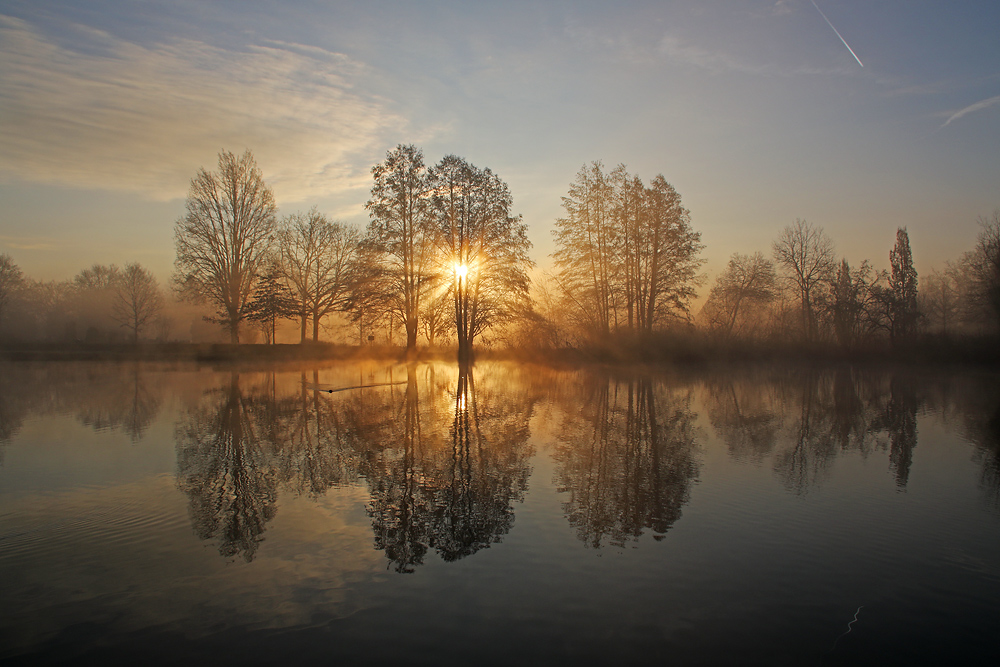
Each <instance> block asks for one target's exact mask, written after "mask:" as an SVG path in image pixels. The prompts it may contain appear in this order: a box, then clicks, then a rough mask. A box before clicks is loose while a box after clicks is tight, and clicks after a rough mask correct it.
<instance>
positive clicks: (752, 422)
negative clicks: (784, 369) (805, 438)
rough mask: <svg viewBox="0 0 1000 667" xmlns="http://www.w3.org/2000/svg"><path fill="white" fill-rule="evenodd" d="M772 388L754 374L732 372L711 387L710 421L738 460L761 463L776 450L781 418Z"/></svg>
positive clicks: (709, 402)
mask: <svg viewBox="0 0 1000 667" xmlns="http://www.w3.org/2000/svg"><path fill="white" fill-rule="evenodd" d="M769 389H771V387H769V386H768V385H767V384H765V383H763V382H761V381H760V377H759V376H758V375H757V374H754V373H750V374H739V375H737V374H736V373H730V374H729V375H728V376H727V377H726V378H725V379H721V380H720V381H718V382H715V383H713V385H712V389H711V392H710V394H709V396H710V400H709V401H708V418H709V420H710V421H711V423H712V427H713V428H715V431H716V432H717V433H718V434H719V435H720V437H721V438H722V439H723V440H724V441H725V443H726V445H727V446H728V447H729V453H730V454H731V455H732V456H733V457H734V458H736V459H749V460H751V461H755V462H759V461H761V460H762V459H763V458H764V457H766V456H767V455H768V454H770V453H771V450H773V449H774V445H775V442H776V440H777V436H778V431H779V429H780V428H781V422H782V416H781V415H780V414H779V413H778V412H777V410H776V409H775V399H774V396H773V392H771V391H769Z"/></svg>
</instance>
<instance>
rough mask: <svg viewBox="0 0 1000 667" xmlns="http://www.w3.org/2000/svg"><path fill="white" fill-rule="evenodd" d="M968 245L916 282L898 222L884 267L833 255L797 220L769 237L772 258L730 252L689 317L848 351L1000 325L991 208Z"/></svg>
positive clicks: (997, 248)
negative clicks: (970, 247) (696, 310)
mask: <svg viewBox="0 0 1000 667" xmlns="http://www.w3.org/2000/svg"><path fill="white" fill-rule="evenodd" d="M979 224H980V228H981V231H980V234H979V237H978V240H977V243H976V246H975V248H974V249H973V250H971V251H969V252H966V253H965V254H964V255H963V256H962V257H961V258H960V259H959V260H958V261H957V262H948V263H947V265H946V268H945V270H944V271H938V270H935V271H933V272H932V273H931V274H930V275H929V276H927V278H926V279H925V281H924V286H923V288H922V289H920V290H918V282H919V281H918V276H917V271H916V269H915V268H914V266H913V255H912V252H911V249H910V240H909V235H908V233H907V230H906V228H899V229H897V231H896V243H895V245H894V246H893V247H892V248H891V249H890V251H889V254H888V256H889V269H888V270H883V271H879V270H876V269H874V268H873V267H872V264H871V262H869V261H868V260H864V261H862V262H861V263H860V264H858V265H856V266H854V267H852V266H851V265H850V263H849V262H848V261H847V259H846V258H840V259H838V258H837V256H836V253H835V251H834V244H833V241H832V240H831V239H830V238H829V237H828V236H827V235H826V234H825V232H824V231H823V229H822V228H821V227H818V226H815V225H812V224H810V223H808V222H806V221H804V220H796V221H795V223H794V224H793V225H789V226H788V227H785V229H784V230H782V232H781V233H780V234H779V236H778V238H777V239H776V240H775V241H774V242H773V244H772V247H771V257H767V256H765V255H764V254H763V253H761V252H756V253H753V254H741V253H734V254H733V255H732V257H730V259H729V263H728V264H727V266H726V268H725V269H724V270H723V271H722V272H721V273H720V274H719V276H718V277H717V278H716V280H715V283H714V284H713V285H712V288H711V290H710V291H709V294H708V299H707V300H706V303H705V305H704V307H703V308H702V310H701V312H700V313H699V317H698V324H699V325H701V326H702V327H703V328H705V329H706V330H708V331H710V332H712V333H713V334H714V335H717V336H720V337H723V338H728V339H733V338H743V339H758V340H759V339H778V340H789V339H799V340H805V341H809V342H831V343H835V344H838V345H840V346H842V347H844V348H847V349H857V348H860V347H867V346H872V345H879V344H883V345H884V344H889V345H892V346H896V345H899V344H905V343H909V342H912V341H913V340H914V339H915V337H916V336H918V335H919V334H936V335H941V336H945V337H951V336H955V335H959V334H983V333H988V332H992V333H996V332H997V331H998V330H1000V299H998V296H1000V210H998V211H997V212H995V213H994V214H993V217H992V218H985V217H981V218H980V219H979Z"/></svg>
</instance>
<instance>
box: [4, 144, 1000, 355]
mask: <svg viewBox="0 0 1000 667" xmlns="http://www.w3.org/2000/svg"><path fill="white" fill-rule="evenodd" d="M371 174H372V186H371V192H370V198H369V199H368V201H367V203H366V204H365V208H366V210H367V211H368V214H369V223H368V225H367V228H366V229H364V230H361V229H357V228H355V227H352V226H350V225H346V224H343V223H340V222H338V221H335V220H331V219H329V218H327V216H326V215H324V214H323V213H321V212H319V210H318V209H317V208H315V207H314V208H312V209H311V210H309V211H307V212H295V213H291V214H289V215H286V216H284V217H280V218H279V216H278V209H277V206H276V205H275V201H274V194H273V192H272V191H271V189H270V187H269V186H268V185H267V184H266V182H265V180H264V177H263V174H262V172H261V170H260V168H259V167H258V165H257V163H256V161H255V159H254V157H253V155H252V153H251V152H250V151H246V152H244V153H243V154H242V155H239V156H238V155H235V154H233V153H230V152H228V151H222V152H221V153H220V154H219V156H218V169H217V170H216V171H208V170H206V169H200V170H199V171H198V172H197V174H196V175H195V177H194V178H193V179H192V180H191V185H190V189H189V192H188V196H187V199H186V206H185V213H184V215H183V216H182V217H181V218H180V219H179V220H178V221H177V222H176V224H175V229H174V232H175V233H174V244H175V251H176V259H175V262H174V267H175V272H174V275H173V276H172V278H171V285H170V287H171V289H170V290H169V294H168V292H166V291H165V290H163V289H162V288H161V287H160V285H158V284H157V282H156V280H155V278H154V277H153V275H152V274H151V273H150V272H149V270H148V269H146V268H144V267H142V266H141V265H140V264H138V263H129V264H127V265H126V266H125V268H124V269H119V268H118V267H116V266H113V265H112V266H105V265H94V266H93V267H91V268H89V269H84V270H83V271H81V272H80V273H79V274H78V275H77V276H76V277H75V278H74V279H73V280H72V281H67V282H63V283H43V282H39V281H32V280H28V279H26V278H25V277H24V276H23V275H22V274H21V271H20V269H19V268H18V267H17V265H16V264H14V262H13V260H12V258H11V257H10V256H9V255H0V335H3V336H4V337H5V338H8V339H11V338H14V339H17V338H20V339H49V340H81V339H82V340H111V341H113V340H126V339H127V340H130V341H132V342H133V343H136V342H139V341H140V340H149V339H160V340H164V339H167V338H169V336H170V323H169V318H167V317H165V314H164V310H165V308H164V305H165V303H166V302H167V301H168V300H169V299H168V298H167V296H168V295H172V296H174V297H175V298H178V299H180V300H182V301H186V302H189V303H193V304H197V305H198V307H199V308H201V309H205V308H208V309H209V310H210V311H211V314H210V315H208V316H206V317H204V319H205V320H206V321H207V322H209V323H211V324H212V325H218V326H220V327H221V328H222V330H223V331H225V332H226V333H227V335H228V338H229V340H230V342H232V343H239V342H241V340H242V341H246V340H248V339H249V340H255V339H256V336H257V335H262V336H263V338H264V340H265V341H266V342H270V343H273V342H275V341H276V338H277V335H278V331H279V325H281V324H282V323H284V322H285V321H294V322H295V323H296V325H297V329H298V337H299V340H300V342H306V341H307V340H310V339H311V340H312V341H318V340H320V338H321V333H322V332H323V331H324V330H325V329H326V328H328V327H329V326H330V325H331V323H334V322H339V323H341V325H342V326H344V327H348V330H349V331H350V332H351V333H350V335H349V338H350V339H351V340H353V341H356V342H357V343H358V344H360V345H364V344H366V343H368V342H372V341H374V340H375V339H376V337H377V336H376V334H378V338H379V340H387V341H388V342H390V343H391V342H392V340H393V332H399V334H400V336H401V338H402V340H405V346H406V348H407V349H408V350H410V351H412V350H414V349H415V348H416V347H417V344H418V340H419V339H420V338H422V339H423V340H424V341H425V342H426V343H427V344H428V345H430V346H435V345H439V344H448V345H456V346H457V348H458V351H459V355H460V356H462V357H468V356H469V355H470V354H471V352H472V349H473V345H474V343H475V342H476V341H477V340H478V341H486V342H488V343H490V344H500V345H503V344H506V345H509V346H535V347H586V346H589V345H595V344H596V345H603V344H607V343H609V342H612V341H640V342H641V341H642V340H646V339H648V337H649V336H650V335H652V334H654V333H658V332H662V331H665V330H672V329H673V330H676V329H681V330H690V329H697V330H701V331H702V332H704V333H705V334H707V335H709V336H711V337H714V338H717V339H722V340H738V339H744V340H778V341H789V340H801V341H807V342H810V343H817V342H824V343H834V344H837V345H840V346H842V347H845V348H848V349H856V348H860V347H864V346H872V345H885V344H890V345H898V344H900V343H903V342H907V341H912V340H913V339H914V338H915V337H916V336H917V335H918V334H921V333H928V332H930V333H939V334H943V335H945V336H952V335H956V334H964V333H985V332H991V333H995V332H997V331H1000V210H998V211H997V212H995V213H994V214H993V216H992V218H985V217H983V218H980V220H979V223H980V226H981V232H980V234H979V238H978V241H977V244H976V246H975V248H974V249H972V250H971V251H969V252H967V253H965V254H964V255H963V256H962V257H961V258H960V259H959V260H958V261H955V262H949V263H948V264H947V265H946V267H945V269H944V270H942V271H934V272H932V273H931V274H930V275H929V276H926V277H925V279H924V281H923V285H922V287H921V289H920V290H918V276H917V273H916V271H915V269H914V267H913V259H912V253H911V250H910V243H909V237H908V234H907V231H906V229H905V228H900V229H899V230H897V235H896V243H895V246H894V247H893V248H892V249H891V250H890V252H889V265H890V269H889V270H887V271H879V270H876V269H874V268H873V266H872V264H871V262H869V261H867V260H865V261H863V262H861V263H860V264H858V265H855V266H853V267H852V266H851V265H850V264H849V263H848V261H847V260H846V259H842V258H841V259H838V257H837V256H836V253H835V250H834V244H833V241H832V240H831V239H830V238H829V237H828V236H827V235H826V234H825V233H824V231H823V229H822V228H821V227H818V226H815V225H812V224H810V223H808V222H806V221H804V220H796V222H795V223H794V224H792V225H789V226H787V227H786V228H785V229H783V230H782V231H781V233H780V234H779V235H778V237H777V238H776V239H775V240H774V242H773V243H772V245H771V248H770V252H769V253H767V254H765V253H762V252H755V253H753V254H741V253H736V254H734V255H733V256H732V257H731V258H730V259H729V262H728V264H727V265H726V267H725V268H724V269H723V270H722V271H721V272H720V274H719V275H718V276H717V277H716V279H715V281H714V283H713V284H712V285H711V287H710V289H709V292H708V295H707V299H706V300H705V301H704V303H703V304H702V307H701V308H700V310H699V311H698V312H694V308H693V303H694V302H695V300H696V298H697V291H698V288H699V287H700V286H702V285H703V284H704V276H703V275H701V273H700V271H701V267H702V265H703V263H704V259H703V258H702V257H701V253H702V251H703V250H704V245H703V244H702V243H701V235H700V233H699V232H697V231H695V230H694V229H693V227H692V223H691V215H690V212H689V211H688V210H687V209H686V208H684V206H683V204H682V201H681V197H680V195H679V193H678V192H677V191H676V189H675V188H674V187H673V186H672V185H670V183H668V182H667V181H666V179H665V178H664V177H663V176H662V175H657V176H656V177H654V178H653V179H652V180H651V181H650V182H649V183H648V185H647V184H646V183H644V182H643V180H642V179H641V178H640V177H639V176H636V175H633V174H630V173H629V172H628V170H627V169H626V167H625V166H624V165H618V166H616V167H615V168H614V169H611V170H606V169H605V167H604V166H603V164H602V163H601V162H592V163H590V164H588V165H584V166H583V168H582V169H581V170H580V171H579V173H578V174H577V175H576V178H575V180H574V181H573V182H572V183H571V184H570V186H569V189H568V192H567V194H566V196H564V197H563V201H562V204H563V209H564V211H565V214H564V215H563V216H562V217H560V218H559V219H558V220H556V222H555V228H554V230H553V235H554V238H555V244H556V249H555V251H554V253H553V254H552V260H553V265H552V269H551V271H550V272H549V273H547V274H546V275H545V276H543V277H541V278H536V279H535V280H532V279H531V278H530V277H529V272H530V271H531V269H532V267H533V266H534V264H533V262H532V260H531V259H530V257H529V254H528V253H529V251H530V249H531V243H530V241H529V240H528V238H527V233H526V225H525V223H524V222H523V220H522V219H521V216H520V215H517V214H515V213H513V211H512V207H513V198H512V195H511V192H510V189H509V187H508V186H507V184H506V183H505V182H504V181H503V180H502V179H500V178H499V176H497V175H496V174H495V173H494V172H492V171H491V170H490V169H488V168H480V167H477V166H475V165H473V164H471V163H470V162H468V161H467V160H465V159H464V158H461V157H458V156H455V155H447V156H445V157H443V158H442V159H441V160H440V161H439V162H438V163H437V164H435V165H428V164H426V163H425V161H424V156H423V152H422V151H421V150H420V149H419V148H417V147H416V146H413V145H399V146H397V147H396V148H395V149H393V150H390V151H388V152H387V154H386V157H385V159H384V160H383V161H382V162H379V163H378V164H376V165H375V166H373V167H372V170H371ZM248 333H250V334H251V335H249V336H248Z"/></svg>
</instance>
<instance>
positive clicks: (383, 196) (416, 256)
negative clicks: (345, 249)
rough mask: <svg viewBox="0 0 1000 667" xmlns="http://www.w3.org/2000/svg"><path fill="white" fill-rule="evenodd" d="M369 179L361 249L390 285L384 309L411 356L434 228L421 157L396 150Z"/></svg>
mask: <svg viewBox="0 0 1000 667" xmlns="http://www.w3.org/2000/svg"><path fill="white" fill-rule="evenodd" d="M372 177H373V178H374V181H375V182H374V184H373V185H372V190H371V199H369V200H368V202H367V203H366V204H365V208H367V209H368V212H369V215H370V216H371V222H370V223H369V224H368V234H367V238H366V240H365V245H366V246H367V248H368V249H369V250H370V252H372V253H373V254H374V255H376V256H380V259H381V262H380V263H381V264H383V266H384V267H385V277H386V278H387V279H388V280H390V281H391V282H392V283H393V288H392V289H391V290H389V292H388V293H389V294H392V295H393V301H392V303H391V304H389V305H390V307H391V308H392V309H393V310H394V311H395V312H396V313H397V314H398V315H399V317H400V319H401V320H402V321H403V324H404V326H405V328H406V348H407V350H411V351H412V350H414V349H415V348H416V345H417V330H418V329H417V323H418V320H419V317H420V302H421V300H422V298H423V295H424V293H425V292H426V290H427V288H428V286H429V285H430V284H431V283H432V282H433V279H434V275H433V274H432V273H431V263H432V261H433V259H434V237H433V232H434V226H433V222H432V220H431V217H430V215H429V210H428V208H429V201H430V200H429V192H428V177H427V168H426V167H425V166H424V155H423V152H422V151H421V150H420V149H419V148H417V147H416V146H413V145H407V146H403V145H399V146H396V148H395V150H392V151H389V152H388V153H387V154H386V157H385V161H384V162H380V163H379V164H377V165H375V166H374V167H372Z"/></svg>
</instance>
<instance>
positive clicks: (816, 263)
mask: <svg viewBox="0 0 1000 667" xmlns="http://www.w3.org/2000/svg"><path fill="white" fill-rule="evenodd" d="M772 250H773V252H774V259H775V261H776V262H777V263H778V265H779V266H781V267H782V268H783V269H784V270H785V272H786V274H787V279H788V281H789V282H790V283H791V284H792V285H793V286H794V288H795V291H796V292H797V293H798V297H799V304H800V306H801V309H802V333H803V335H804V336H805V337H806V338H807V339H808V340H813V339H815V338H816V334H817V326H816V303H815V301H816V298H817V296H818V294H819V287H820V285H822V284H823V283H825V282H828V281H829V280H830V279H831V278H832V276H833V272H834V266H835V260H834V255H833V241H831V240H830V238H829V237H828V236H827V235H826V234H824V233H823V228H822V227H814V226H812V225H810V224H809V223H808V222H806V221H805V220H799V219H797V220H796V221H795V224H794V225H789V226H788V227H785V228H784V229H783V230H782V231H781V234H780V235H779V236H778V240H777V241H775V242H774V244H773V245H772Z"/></svg>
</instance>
